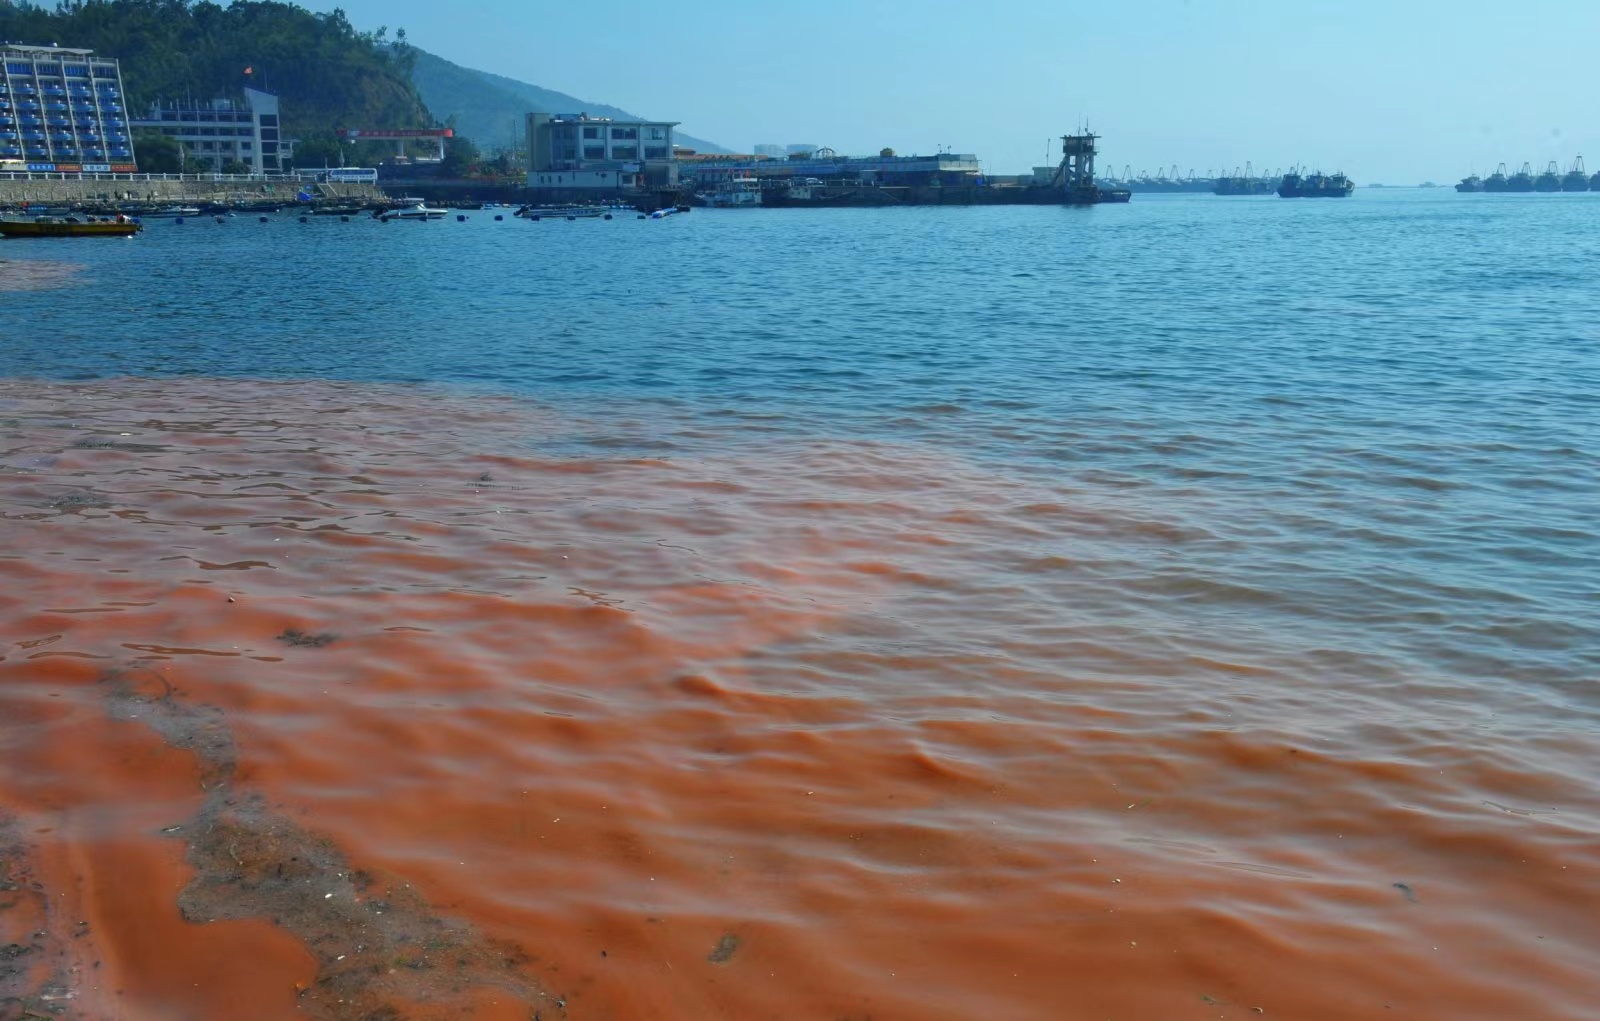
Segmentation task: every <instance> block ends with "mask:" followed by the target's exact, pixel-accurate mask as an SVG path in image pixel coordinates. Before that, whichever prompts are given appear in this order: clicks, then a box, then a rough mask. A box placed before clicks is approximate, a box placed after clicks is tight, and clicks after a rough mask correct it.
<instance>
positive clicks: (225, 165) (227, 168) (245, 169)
mask: <svg viewBox="0 0 1600 1021" xmlns="http://www.w3.org/2000/svg"><path fill="white" fill-rule="evenodd" d="M252 169H254V168H252V167H251V166H250V164H248V163H246V162H245V161H244V160H223V161H222V172H223V173H224V174H248V173H250V171H251V170H252Z"/></svg>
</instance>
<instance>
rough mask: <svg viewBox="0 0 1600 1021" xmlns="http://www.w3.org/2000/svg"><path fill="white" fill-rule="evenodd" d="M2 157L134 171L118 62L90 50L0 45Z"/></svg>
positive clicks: (69, 168) (62, 168)
mask: <svg viewBox="0 0 1600 1021" xmlns="http://www.w3.org/2000/svg"><path fill="white" fill-rule="evenodd" d="M0 160H10V161H22V162H24V163H26V164H27V169H28V170H30V171H40V172H46V173H131V172H133V171H135V170H137V169H138V168H137V167H136V166H135V165H134V158H133V141H132V139H131V138H130V137H129V130H128V120H127V111H126V110H125V109H124V99H123V90H122V70H121V68H120V67H118V65H117V62H116V61H115V60H111V59H108V58H106V57H96V56H94V51H93V50H72V49H66V48H65V47H60V46H23V45H19V44H16V43H5V44H0ZM18 169H21V168H18Z"/></svg>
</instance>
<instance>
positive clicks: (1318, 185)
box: [1278, 170, 1356, 199]
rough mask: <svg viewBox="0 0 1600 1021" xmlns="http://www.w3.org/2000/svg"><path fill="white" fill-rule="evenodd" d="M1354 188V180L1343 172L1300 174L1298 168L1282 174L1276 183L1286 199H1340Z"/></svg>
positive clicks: (1348, 194)
mask: <svg viewBox="0 0 1600 1021" xmlns="http://www.w3.org/2000/svg"><path fill="white" fill-rule="evenodd" d="M1355 190H1356V185H1355V182H1354V181H1352V180H1350V179H1349V178H1348V177H1346V176H1345V175H1344V174H1323V173H1315V174H1302V173H1300V172H1299V171H1298V170H1293V171H1290V172H1289V173H1287V174H1284V175H1283V181H1282V183H1280V184H1279V185H1278V194H1279V195H1280V196H1282V197H1283V198H1286V199H1342V198H1349V197H1350V193H1351V192H1353V191H1355Z"/></svg>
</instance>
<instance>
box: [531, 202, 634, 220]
mask: <svg viewBox="0 0 1600 1021" xmlns="http://www.w3.org/2000/svg"><path fill="white" fill-rule="evenodd" d="M513 215H515V216H519V217H521V218H522V219H524V220H599V219H602V218H604V219H607V220H609V219H611V213H610V212H608V211H607V209H606V207H605V206H591V205H571V206H523V207H522V208H521V209H519V210H517V211H516V213H514V214H513Z"/></svg>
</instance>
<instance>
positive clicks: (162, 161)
mask: <svg viewBox="0 0 1600 1021" xmlns="http://www.w3.org/2000/svg"><path fill="white" fill-rule="evenodd" d="M133 159H134V162H135V163H137V164H139V169H140V170H142V171H144V172H145V173H147V174H176V173H179V172H180V171H181V170H182V169H183V155H182V153H180V152H179V146H178V140H177V139H176V138H172V137H170V136H168V135H163V134H162V133H161V132H159V131H155V130H152V129H148V128H147V129H145V130H143V131H136V132H134V135H133Z"/></svg>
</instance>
